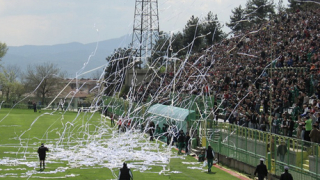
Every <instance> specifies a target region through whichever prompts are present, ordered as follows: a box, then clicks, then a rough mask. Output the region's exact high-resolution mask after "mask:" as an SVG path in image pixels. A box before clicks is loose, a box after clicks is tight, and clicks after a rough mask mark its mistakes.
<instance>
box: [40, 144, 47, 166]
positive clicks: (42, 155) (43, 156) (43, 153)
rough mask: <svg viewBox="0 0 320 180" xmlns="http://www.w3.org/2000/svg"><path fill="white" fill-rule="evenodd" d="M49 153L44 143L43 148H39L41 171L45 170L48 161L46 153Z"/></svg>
mask: <svg viewBox="0 0 320 180" xmlns="http://www.w3.org/2000/svg"><path fill="white" fill-rule="evenodd" d="M47 151H49V149H48V148H47V147H45V146H44V144H43V143H42V144H41V146H40V147H39V148H38V155H39V159H40V169H42V168H43V169H45V160H46V152H47ZM41 166H42V168H41Z"/></svg>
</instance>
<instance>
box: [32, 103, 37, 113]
mask: <svg viewBox="0 0 320 180" xmlns="http://www.w3.org/2000/svg"><path fill="white" fill-rule="evenodd" d="M32 105H33V112H37V104H36V103H35V102H33V104H32Z"/></svg>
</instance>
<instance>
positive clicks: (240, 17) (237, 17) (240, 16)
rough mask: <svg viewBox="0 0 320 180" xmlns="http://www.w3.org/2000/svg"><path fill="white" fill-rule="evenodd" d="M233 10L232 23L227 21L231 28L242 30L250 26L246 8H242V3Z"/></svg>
mask: <svg viewBox="0 0 320 180" xmlns="http://www.w3.org/2000/svg"><path fill="white" fill-rule="evenodd" d="M231 12H232V15H231V16H230V23H226V25H227V26H228V27H229V28H230V29H231V30H233V31H240V30H244V29H245V28H246V27H248V24H249V22H248V21H247V19H246V15H245V9H242V6H241V5H240V6H239V7H235V8H234V9H233V10H231Z"/></svg>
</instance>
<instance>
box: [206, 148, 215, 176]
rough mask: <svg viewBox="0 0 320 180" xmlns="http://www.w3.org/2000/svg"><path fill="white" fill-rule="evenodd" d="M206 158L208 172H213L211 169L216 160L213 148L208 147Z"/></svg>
mask: <svg viewBox="0 0 320 180" xmlns="http://www.w3.org/2000/svg"><path fill="white" fill-rule="evenodd" d="M206 158H207V162H208V172H211V167H212V164H213V159H214V152H213V150H212V148H211V146H208V149H207V151H206Z"/></svg>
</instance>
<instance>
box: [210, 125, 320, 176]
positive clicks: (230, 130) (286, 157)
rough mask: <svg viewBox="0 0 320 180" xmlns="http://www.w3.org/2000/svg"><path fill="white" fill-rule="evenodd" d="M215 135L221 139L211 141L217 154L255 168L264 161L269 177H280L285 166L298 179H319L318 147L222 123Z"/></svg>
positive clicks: (217, 127) (319, 151)
mask: <svg viewBox="0 0 320 180" xmlns="http://www.w3.org/2000/svg"><path fill="white" fill-rule="evenodd" d="M215 133H219V136H220V139H219V140H218V141H217V140H214V139H213V138H212V139H209V140H208V143H209V144H210V145H211V146H212V147H213V149H214V151H215V152H217V153H219V154H221V155H224V156H226V157H228V158H233V159H235V160H237V161H240V162H243V163H245V164H248V165H251V166H253V167H255V166H256V165H257V164H258V162H259V159H260V158H265V159H266V160H267V161H266V162H267V166H268V170H269V173H270V174H273V175H276V176H280V175H281V173H283V172H284V166H288V167H289V168H290V173H291V174H292V175H293V177H295V179H301V180H320V175H319V173H320V166H319V160H320V158H319V153H320V148H319V144H317V143H311V142H308V141H303V140H301V139H296V138H291V137H287V136H281V135H277V134H272V133H268V132H264V131H260V130H256V129H250V128H246V127H241V126H237V125H233V124H229V123H219V124H217V126H216V130H215Z"/></svg>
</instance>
